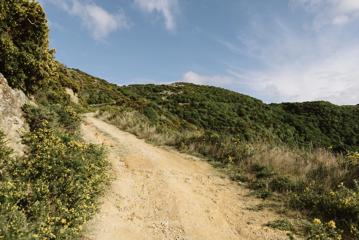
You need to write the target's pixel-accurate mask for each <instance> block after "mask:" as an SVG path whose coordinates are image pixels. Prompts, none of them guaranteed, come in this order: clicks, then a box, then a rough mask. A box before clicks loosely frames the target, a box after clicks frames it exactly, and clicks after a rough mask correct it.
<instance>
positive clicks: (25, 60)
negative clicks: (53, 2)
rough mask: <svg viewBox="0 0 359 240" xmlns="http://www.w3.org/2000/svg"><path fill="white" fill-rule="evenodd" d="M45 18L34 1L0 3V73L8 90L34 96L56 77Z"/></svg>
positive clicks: (21, 0) (40, 8)
mask: <svg viewBox="0 0 359 240" xmlns="http://www.w3.org/2000/svg"><path fill="white" fill-rule="evenodd" d="M48 46H49V40H48V26H47V19H46V15H45V13H44V11H43V9H42V7H41V5H40V4H39V3H38V2H36V1H30V0H19V1H1V2H0V72H2V73H3V74H4V75H5V77H7V79H8V81H9V84H10V86H12V87H16V88H20V89H22V90H24V91H31V92H34V91H35V90H36V89H37V87H39V86H40V85H42V84H45V83H46V82H48V81H49V80H50V79H51V77H52V75H53V74H55V75H56V63H55V61H54V60H53V54H54V51H53V50H49V49H48Z"/></svg>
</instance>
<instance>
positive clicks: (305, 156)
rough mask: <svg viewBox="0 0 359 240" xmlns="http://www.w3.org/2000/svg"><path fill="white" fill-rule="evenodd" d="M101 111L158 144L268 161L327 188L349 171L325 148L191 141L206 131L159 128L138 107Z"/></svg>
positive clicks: (247, 162)
mask: <svg viewBox="0 0 359 240" xmlns="http://www.w3.org/2000/svg"><path fill="white" fill-rule="evenodd" d="M100 115H101V117H102V118H103V119H106V120H108V121H109V122H111V123H112V124H114V125H116V126H118V127H119V128H120V129H122V130H124V131H127V132H130V133H133V134H135V135H136V136H138V137H139V138H142V139H146V140H147V141H150V142H151V143H154V144H157V145H169V146H177V147H179V148H180V149H181V150H183V151H186V152H187V153H190V154H198V153H200V154H202V155H205V156H211V157H214V158H216V159H218V160H220V161H222V162H223V161H224V162H227V163H233V162H231V161H232V158H233V159H234V160H235V162H236V163H237V164H239V165H240V166H241V167H242V168H244V169H249V168H250V167H251V166H252V165H253V164H260V165H264V166H266V167H269V168H270V169H273V170H274V171H275V172H276V173H278V174H280V175H284V176H288V177H290V178H292V179H293V180H298V181H303V182H309V181H312V180H315V181H320V182H322V183H323V186H324V187H325V188H327V189H329V188H331V187H332V186H334V185H335V184H337V183H338V179H342V178H343V176H345V174H347V170H346V169H345V168H344V167H343V164H342V163H343V161H344V158H343V156H338V155H334V154H333V153H331V152H329V151H327V150H324V149H315V150H311V151H308V150H307V149H306V150H302V149H298V148H289V147H286V146H277V145H276V146H273V145H270V144H265V143H254V144H250V145H248V144H242V145H241V144H238V143H234V142H233V140H232V139H231V138H224V139H221V142H220V144H213V143H210V142H206V141H188V139H191V138H192V137H194V136H197V137H198V136H200V135H201V134H202V133H201V132H188V131H187V132H175V131H171V130H169V129H167V128H164V127H163V128H161V129H159V128H158V127H156V126H154V125H152V124H151V123H150V121H149V120H148V119H147V118H146V117H145V116H144V115H143V114H141V113H139V112H136V111H122V112H119V113H116V114H113V113H108V112H103V113H101V114H100ZM248 151H249V152H248ZM239 160H240V161H239Z"/></svg>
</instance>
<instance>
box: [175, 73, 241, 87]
mask: <svg viewBox="0 0 359 240" xmlns="http://www.w3.org/2000/svg"><path fill="white" fill-rule="evenodd" d="M179 81H180V82H187V83H194V84H198V85H211V86H219V87H225V86H227V87H229V86H231V85H233V84H235V83H236V79H235V78H234V77H232V76H226V75H204V74H199V73H196V72H193V71H188V72H186V73H185V74H184V75H183V78H182V79H181V80H179Z"/></svg>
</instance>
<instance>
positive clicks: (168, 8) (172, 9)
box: [134, 0, 178, 31]
mask: <svg viewBox="0 0 359 240" xmlns="http://www.w3.org/2000/svg"><path fill="white" fill-rule="evenodd" d="M134 1H135V4H136V5H137V6H138V7H139V8H140V9H141V10H143V11H145V12H149V13H159V14H161V15H162V16H163V18H164V20H165V25H166V29H167V30H169V31H173V30H174V29H175V28H176V21H175V13H176V11H177V7H178V1H177V0H134Z"/></svg>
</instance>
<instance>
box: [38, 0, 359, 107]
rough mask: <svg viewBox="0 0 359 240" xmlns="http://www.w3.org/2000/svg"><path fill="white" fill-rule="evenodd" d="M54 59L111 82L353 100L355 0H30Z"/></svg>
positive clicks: (357, 82) (357, 44)
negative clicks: (39, 9)
mask: <svg viewBox="0 0 359 240" xmlns="http://www.w3.org/2000/svg"><path fill="white" fill-rule="evenodd" d="M39 1H40V3H41V4H42V5H43V6H44V8H45V10H46V12H47V14H48V18H49V23H50V28H51V33H50V35H51V46H52V47H53V48H55V49H56V50H57V54H56V56H57V58H58V59H59V60H60V61H61V62H63V63H64V64H66V65H67V66H69V67H75V68H79V69H81V70H83V71H86V72H88V73H90V74H92V75H95V76H98V77H102V78H104V79H106V80H108V81H111V82H114V83H117V84H119V85H128V84H132V83H171V82H176V81H184V82H192V83H197V84H205V85H214V86H220V87H224V88H227V89H231V90H235V91H237V92H241V93H245V94H248V95H251V96H254V97H257V98H259V99H261V100H263V101H265V102H283V101H309V100H328V101H331V102H333V103H337V104H358V103H359V94H358V93H359V64H358V63H359V41H358V39H359V1H358V0H270V1H265V0H39Z"/></svg>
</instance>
